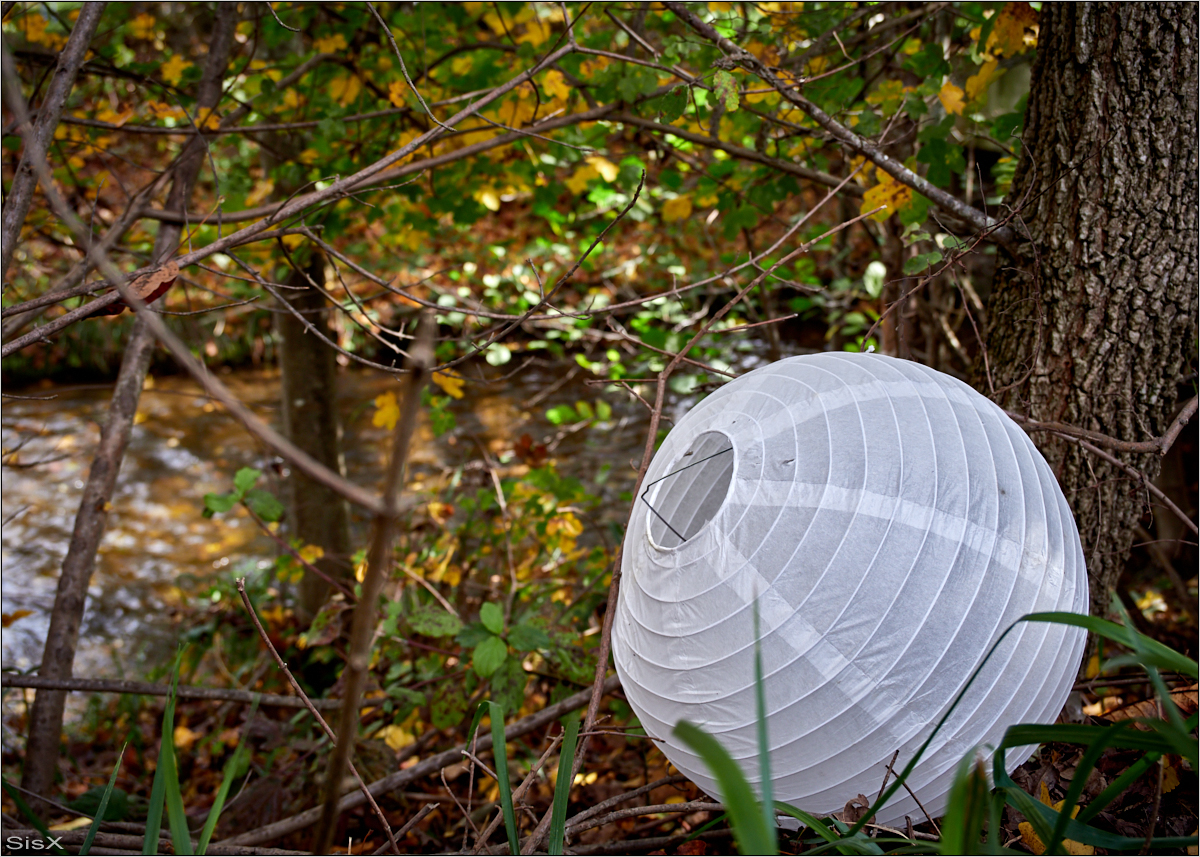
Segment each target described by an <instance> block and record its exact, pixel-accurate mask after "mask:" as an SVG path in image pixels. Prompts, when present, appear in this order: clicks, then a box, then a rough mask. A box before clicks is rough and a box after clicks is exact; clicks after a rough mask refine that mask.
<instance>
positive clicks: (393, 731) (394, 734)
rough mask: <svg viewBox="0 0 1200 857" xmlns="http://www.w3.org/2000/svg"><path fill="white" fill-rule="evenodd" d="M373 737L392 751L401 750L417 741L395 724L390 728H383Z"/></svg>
mask: <svg viewBox="0 0 1200 857" xmlns="http://www.w3.org/2000/svg"><path fill="white" fill-rule="evenodd" d="M375 737H376V738H379V739H380V740H381V741H383V742H384V743H385V744H387V745H388V746H389V747H391V748H392V749H393V750H403V749H404V748H405V747H407V746H408V745H409V744H412V743H413V742H414V741H416V740H417V739H416V738H415V737H414V736H413V735H412V733H410V732H406V731H405V730H404V729H403V728H402V727H400V726H397V725H396V724H395V723H393V724H391V725H390V726H384V727H383V728H382V729H380V730H379V731H378V732H376V733H375Z"/></svg>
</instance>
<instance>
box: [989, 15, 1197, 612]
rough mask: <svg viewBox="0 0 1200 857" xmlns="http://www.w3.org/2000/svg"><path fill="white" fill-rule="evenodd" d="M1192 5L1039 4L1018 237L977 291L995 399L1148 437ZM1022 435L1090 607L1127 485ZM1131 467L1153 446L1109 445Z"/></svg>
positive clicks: (1192, 160) (1184, 147)
mask: <svg viewBox="0 0 1200 857" xmlns="http://www.w3.org/2000/svg"><path fill="white" fill-rule="evenodd" d="M1196 39H1197V7H1196V6H1195V5H1193V4H1166V3H1162V4H1160V3H1152V4H1140V3H1130V4H1123V3H1114V4H1092V3H1083V4H1072V3H1061V4H1059V3H1054V4H1051V3H1047V4H1046V5H1045V6H1043V7H1042V14H1041V24H1040V34H1039V41H1038V55H1037V59H1036V60H1035V62H1034V66H1033V79H1032V85H1031V90H1030V94H1029V105H1028V108H1027V111H1026V117H1025V135H1024V146H1023V148H1022V151H1021V157H1020V162H1019V164H1018V168H1017V172H1016V176H1015V178H1014V181H1013V186H1012V191H1011V193H1010V194H1009V197H1008V200H1007V203H1008V205H1009V206H1011V208H1012V209H1016V210H1018V218H1019V219H1018V221H1017V222H1016V223H1015V224H1014V225H1015V226H1016V227H1017V231H1018V233H1019V234H1021V235H1022V236H1023V239H1024V240H1023V243H1022V244H1021V246H1020V247H1019V248H1018V249H1017V250H1016V255H1015V256H1014V255H1012V254H1007V253H1003V252H1002V253H1001V255H1000V257H999V259H998V265H997V270H996V276H995V282H994V286H993V290H992V294H991V297H990V299H989V302H988V319H989V330H988V336H987V349H988V354H987V357H988V361H989V364H990V377H988V374H989V373H988V372H987V371H986V369H985V367H984V366H983V365H980V366H978V367H977V386H978V387H979V388H980V389H982V390H984V391H985V392H991V393H993V394H994V398H995V399H996V400H997V401H998V402H999V403H1000V404H1001V405H1002V406H1003V407H1005V408H1007V409H1009V410H1012V411H1019V412H1022V413H1024V414H1026V415H1028V416H1030V417H1032V418H1034V419H1039V420H1051V421H1057V422H1063V423H1069V424H1071V425H1074V426H1078V427H1081V428H1086V429H1092V430H1095V431H1100V432H1103V433H1104V434H1107V435H1111V436H1113V437H1117V438H1121V439H1124V440H1147V439H1150V438H1152V437H1155V436H1158V435H1161V434H1162V433H1163V432H1164V430H1165V429H1166V427H1167V426H1168V423H1169V420H1170V419H1171V417H1172V416H1173V414H1174V413H1175V410H1176V408H1177V401H1178V396H1179V392H1178V389H1179V385H1180V383H1181V381H1182V379H1183V376H1184V375H1185V374H1186V372H1187V369H1186V368H1185V367H1187V366H1188V365H1189V364H1193V363H1194V361H1195V358H1196V353H1195V343H1196V310H1197V287H1196V283H1197V259H1196V253H1197V232H1196V230H1197V210H1196V202H1197V181H1196V170H1197V119H1196V111H1197V73H1196V62H1197V48H1196ZM1034 439H1035V440H1036V442H1037V443H1038V446H1039V448H1040V449H1041V450H1042V452H1043V454H1044V455H1045V456H1046V459H1047V460H1048V461H1049V463H1050V466H1051V467H1052V468H1053V470H1054V472H1055V473H1056V474H1057V476H1058V480H1059V483H1060V484H1061V485H1062V488H1063V491H1064V492H1065V494H1066V496H1067V499H1068V501H1069V502H1070V504H1071V508H1072V509H1073V510H1074V512H1075V518H1076V521H1077V523H1078V525H1079V533H1080V536H1081V538H1082V540H1083V546H1084V555H1085V557H1086V558H1087V563H1088V569H1089V576H1090V580H1091V587H1092V612H1093V613H1094V614H1097V615H1104V613H1105V612H1106V611H1107V607H1108V604H1109V600H1110V598H1111V592H1112V589H1113V587H1114V585H1115V583H1116V581H1117V577H1118V575H1119V574H1120V571H1121V569H1122V567H1123V565H1124V562H1125V559H1126V557H1127V556H1128V553H1129V549H1130V546H1131V544H1132V540H1133V535H1134V530H1135V527H1136V525H1137V523H1138V521H1139V519H1140V518H1141V517H1142V515H1143V514H1144V512H1145V511H1146V507H1147V499H1148V495H1147V493H1146V490H1145V488H1144V487H1143V486H1142V485H1140V484H1139V483H1138V482H1135V481H1134V480H1131V479H1130V478H1129V477H1128V476H1127V475H1126V474H1125V473H1124V472H1123V471H1122V470H1120V469H1118V468H1117V467H1115V466H1113V465H1111V464H1108V463H1106V462H1105V461H1103V460H1100V459H1099V458H1097V457H1094V456H1092V455H1091V454H1089V453H1088V452H1086V451H1085V450H1084V449H1082V448H1081V447H1080V446H1079V445H1077V444H1075V443H1071V442H1068V441H1065V440H1063V439H1061V438H1057V437H1055V436H1052V435H1048V434H1037V435H1035V436H1034ZM1119 455H1120V456H1121V457H1123V458H1124V460H1125V461H1127V462H1128V463H1130V464H1132V465H1133V466H1134V467H1137V468H1138V469H1139V470H1141V471H1142V472H1143V473H1145V474H1146V476H1147V477H1148V478H1149V479H1153V478H1154V477H1155V475H1156V474H1157V473H1158V471H1159V467H1160V460H1159V457H1158V456H1157V455H1129V454H1124V453H1120V454H1119Z"/></svg>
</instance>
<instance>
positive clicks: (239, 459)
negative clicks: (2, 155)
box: [0, 342, 764, 745]
mask: <svg viewBox="0 0 1200 857" xmlns="http://www.w3.org/2000/svg"><path fill="white" fill-rule="evenodd" d="M757 345H758V343H752V342H744V343H743V344H742V347H743V348H744V349H745V350H744V351H742V353H741V354H739V355H738V356H739V360H738V363H739V365H738V367H737V369H738V370H739V371H742V372H744V371H747V370H749V369H751V368H754V367H755V366H756V365H760V364H761V363H763V362H764V361H763V359H762V357H760V356H759V355H760V354H761V353H762V349H760V348H758V347H757ZM506 368H507V367H506ZM489 371H491V372H493V373H494V372H495V370H489ZM467 372H468V373H471V372H474V373H475V375H474V377H480V376H481V375H482V373H479V372H478V370H472V369H471V368H469V367H468V368H467ZM222 377H223V380H224V381H225V383H226V384H227V385H228V386H229V388H230V389H231V390H232V391H233V393H234V394H235V395H237V396H238V398H240V399H241V401H242V402H244V403H245V404H247V405H248V406H250V407H251V408H252V409H253V410H254V411H255V412H256V413H257V414H259V416H261V417H263V418H264V419H267V420H269V421H271V422H272V423H273V424H275V425H276V426H278V418H279V407H278V397H279V375H278V372H275V371H270V370H265V371H249V370H239V371H236V372H228V371H226V372H225V373H224V374H223V376H222ZM587 377H589V373H587V372H585V371H582V370H581V369H580V368H579V367H578V366H576V365H574V364H568V365H563V366H555V367H549V368H546V367H528V368H525V369H521V370H519V371H517V372H515V373H514V374H513V375H512V377H510V378H504V379H502V380H497V381H491V382H477V383H469V384H468V385H467V386H466V388H465V393H466V395H465V396H464V397H463V398H462V399H459V400H454V401H452V403H451V410H452V411H453V413H454V415H455V419H456V422H457V427H456V428H455V429H454V430H453V431H451V432H447V433H446V434H443V435H442V436H440V437H436V438H435V437H434V436H433V433H432V431H431V429H430V427H429V424H428V422H427V421H426V420H425V419H424V418H423V419H422V420H421V422H420V424H419V426H418V431H417V435H416V437H415V439H414V445H413V450H412V453H411V455H410V459H409V478H410V483H411V482H412V481H413V480H417V481H419V480H421V479H422V478H423V477H425V476H436V475H439V474H442V473H448V472H451V471H453V470H454V469H455V468H457V467H462V466H464V465H466V464H468V463H469V462H472V461H477V460H478V459H480V458H481V454H480V447H481V446H482V447H485V448H487V449H488V451H489V453H490V454H491V455H492V457H493V458H495V457H497V456H498V455H499V454H501V453H503V452H504V451H507V450H511V449H512V448H513V445H514V443H516V442H517V440H518V439H519V438H520V437H521V436H522V435H523V434H529V435H530V436H531V437H532V439H533V441H534V443H543V444H546V445H547V447H548V449H549V453H550V460H551V461H552V462H554V463H555V464H556V466H557V468H558V470H559V472H560V473H561V474H563V475H565V476H574V477H576V478H578V479H580V480H581V481H582V482H583V483H584V485H585V487H586V489H587V490H588V492H589V493H591V494H594V495H596V496H598V497H599V498H600V512H599V515H598V516H596V518H594V520H597V521H598V522H600V523H601V525H602V526H606V527H607V526H608V524H609V523H619V524H621V525H623V524H624V523H625V519H626V517H627V516H628V514H629V503H628V499H627V498H622V494H623V493H625V492H628V491H630V490H631V489H632V487H633V481H634V479H635V477H636V468H637V463H638V462H639V461H640V459H641V454H642V449H643V446H644V444H645V433H646V429H647V426H648V424H649V415H648V413H647V409H646V407H645V406H643V405H642V404H641V403H639V402H637V401H635V400H633V399H632V398H631V397H630V396H629V395H628V394H627V393H625V392H624V391H620V390H615V391H611V390H610V391H609V392H603V388H601V387H596V386H589V385H587V384H586V383H585V380H586V378H587ZM637 386H641V387H643V388H644V390H645V392H646V393H647V394H649V393H651V392H652V390H653V387H652V386H650V385H637ZM111 390H112V388H111V386H109V385H87V386H68V385H56V384H51V383H48V382H47V383H43V384H41V385H38V386H36V387H33V388H30V389H26V390H23V391H20V395H21V396H25V397H28V398H17V399H7V400H6V401H5V404H4V409H3V421H2V425H3V449H4V463H5V465H4V468H3V499H2V520H3V527H2V530H0V560H2V563H3V578H2V585H0V601H2V610H3V613H4V626H5V627H4V628H3V632H2V637H0V642H2V658H3V666H4V668H6V669H13V668H15V669H17V670H20V671H28V670H30V669H31V668H33V667H34V666H35V665H36V664H37V663H38V662H39V661H40V659H41V653H42V646H43V645H44V641H45V638H46V631H47V626H48V624H49V616H50V610H51V607H52V606H53V604H54V595H55V588H56V586H57V582H58V577H59V572H60V569H61V567H62V561H63V558H64V557H65V555H66V551H67V546H68V544H69V543H70V540H71V532H72V527H73V524H74V520H75V513H76V512H77V511H78V508H79V502H80V497H81V495H82V492H83V487H84V481H85V480H86V479H87V473H88V468H89V466H90V464H91V458H92V455H93V453H94V450H95V446H96V443H97V441H98V440H99V435H100V422H101V421H103V420H104V419H105V418H106V415H107V409H108V403H109V398H110V396H111ZM388 391H393V392H397V393H398V392H399V385H398V384H397V382H396V380H395V379H393V378H390V377H387V376H384V375H382V374H380V373H373V372H367V371H353V370H345V369H343V370H342V371H341V374H340V376H339V390H338V406H339V410H340V412H341V415H342V421H343V428H344V438H343V444H342V446H343V452H344V456H345V463H346V472H347V475H348V476H349V477H350V478H351V479H353V480H355V481H356V482H358V483H359V484H362V485H365V486H368V487H370V488H372V489H373V490H379V488H380V487H381V482H382V465H383V461H384V455H385V450H386V447H387V443H388V435H387V432H386V431H385V430H384V429H383V428H379V427H376V426H374V425H372V421H371V418H372V416H373V415H374V413H375V408H374V405H373V401H374V399H375V397H376V396H378V395H380V394H381V393H384V392H388ZM8 392H12V391H8ZM437 392H440V391H437ZM600 398H603V399H604V400H605V401H606V402H607V403H608V404H609V405H610V406H611V407H612V414H611V416H610V418H609V419H608V420H606V421H603V422H599V421H597V422H592V423H590V424H587V423H582V422H580V423H576V424H574V425H560V426H555V425H552V424H551V422H550V421H549V420H548V419H547V417H546V411H547V410H548V409H550V408H553V407H555V406H557V405H574V404H575V403H576V402H578V401H585V402H588V403H589V404H592V405H594V404H595V402H596V401H597V399H600ZM693 401H695V396H694V395H678V394H669V399H668V402H667V404H666V406H665V407H664V416H665V417H666V419H665V420H664V426H663V427H664V428H669V427H670V425H671V423H670V421H669V420H670V419H671V418H672V417H675V418H677V417H678V416H680V415H682V413H684V412H685V411H686V410H687V408H688V407H689V406H690V404H691V403H692V402H693ZM278 461H279V460H278V459H277V458H276V457H275V456H274V454H273V452H271V451H270V450H269V449H267V448H266V447H265V446H263V445H262V444H260V443H259V442H258V441H256V440H255V439H254V438H253V437H251V436H250V435H249V434H248V433H247V432H246V431H245V430H244V429H243V428H242V426H241V425H240V424H238V423H237V422H236V421H235V420H234V419H233V418H231V417H230V416H228V415H227V414H226V413H225V412H224V410H223V409H222V408H220V407H219V406H217V405H215V404H213V403H212V402H210V401H209V400H208V398H207V397H206V396H205V395H204V394H203V393H202V392H201V390H200V388H199V387H198V386H197V385H196V384H195V383H194V382H193V381H192V380H191V379H190V378H187V377H185V376H167V377H159V378H154V379H152V380H150V381H149V382H148V383H147V387H146V389H145V390H144V391H143V393H142V397H141V400H140V403H139V410H138V415H137V419H136V423H135V426H134V429H133V435H132V438H131V440H130V444H129V448H128V450H127V451H126V454H125V459H124V463H123V466H122V468H121V473H120V476H119V478H118V480H117V488H116V491H115V495H114V497H113V499H112V509H111V511H110V512H109V517H108V526H107V530H106V532H105V535H104V539H103V541H102V543H101V546H100V550H99V552H98V555H97V557H96V566H95V570H94V572H93V574H92V578H91V583H90V586H89V589H88V601H87V609H86V612H85V614H84V618H83V626H82V629H81V633H80V639H79V649H78V652H77V654H76V658H75V668H74V673H75V675H76V676H86V677H88V678H123V679H134V680H141V679H143V678H144V676H145V674H146V672H147V669H148V668H149V667H151V666H153V665H157V664H161V663H163V662H164V660H165V659H166V658H168V657H169V656H170V654H171V653H172V652H174V650H175V641H176V639H177V637H178V634H179V631H180V624H181V622H182V621H183V619H184V617H185V616H186V613H187V609H186V608H187V605H188V602H189V601H190V600H193V599H195V598H196V597H197V593H198V592H199V591H201V590H202V588H203V586H204V584H205V583H206V581H210V580H211V579H212V577H213V575H220V574H225V575H231V576H232V575H235V574H236V575H241V574H244V573H245V569H246V566H247V563H257V564H258V566H259V567H260V568H261V567H266V566H268V565H269V564H270V563H271V562H272V560H273V559H274V557H275V555H276V551H277V548H276V546H275V543H274V542H273V541H272V540H271V539H269V538H268V537H267V536H265V535H263V534H262V533H261V532H260V531H259V530H258V528H257V527H256V525H255V524H254V523H253V522H252V521H251V520H249V518H248V517H247V516H245V515H241V514H227V515H221V516H218V517H216V518H213V519H206V518H204V517H202V515H201V510H202V509H203V506H204V495H205V494H206V493H209V492H217V493H224V492H226V491H229V490H231V488H232V483H233V475H234V473H235V472H237V470H238V469H239V468H241V467H254V468H257V469H259V470H261V471H263V472H264V474H267V475H268V476H272V475H273V474H274V473H275V470H276V468H274V467H273V465H274V464H276V463H278ZM266 487H268V488H271V489H273V490H275V491H276V493H277V495H278V496H280V497H281V499H282V496H283V495H282V491H281V487H282V486H281V485H280V484H279V482H278V480H277V481H276V482H275V484H273V485H267V486H266ZM351 514H352V526H353V527H354V531H353V537H354V543H355V544H358V545H362V544H365V537H366V522H365V520H364V519H363V518H362V516H361V515H357V516H355V510H353V509H352V510H351ZM588 537H589V536H588V534H587V533H586V532H585V535H584V538H585V539H586V538H588ZM5 697H6V698H5V704H4V709H5V715H6V716H5V718H4V720H5V721H7V719H8V717H7V715H9V714H12V713H14V711H13V710H12V708H11V706H12V705H13V704H14V703H17V702H19V699H20V697H19V696H17V695H16V694H7V693H6V695H5ZM83 702H84V698H83V696H82V695H79V694H76V695H71V696H69V697H68V703H69V710H70V711H71V712H73V713H75V714H78V713H79V712H81V711H82V703H83ZM4 733H5V734H4V743H5V745H8V744H9V742H10V739H12V738H14V737H15V736H13V735H11V734H9V729H8V727H7V724H6V725H5V729H4Z"/></svg>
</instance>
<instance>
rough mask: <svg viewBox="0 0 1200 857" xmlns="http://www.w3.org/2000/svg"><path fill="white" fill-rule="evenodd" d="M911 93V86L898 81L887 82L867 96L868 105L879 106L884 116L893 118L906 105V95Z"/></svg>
mask: <svg viewBox="0 0 1200 857" xmlns="http://www.w3.org/2000/svg"><path fill="white" fill-rule="evenodd" d="M911 91H912V87H911V86H905V85H904V84H903V83H901V82H900V81H898V80H885V81H884V82H883V83H881V84H880V85H879V88H878V89H876V90H875V91H874V92H872V93H871V94H870V95H868V96H867V103H868V104H878V105H879V109H880V111H881V112H882V113H883V115H884V116H892V115H894V114H895V113H896V111H897V110H899V109H900V105H901V104H903V103H904V96H905V94H906V93H908V92H911Z"/></svg>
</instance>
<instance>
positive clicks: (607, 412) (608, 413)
mask: <svg viewBox="0 0 1200 857" xmlns="http://www.w3.org/2000/svg"><path fill="white" fill-rule="evenodd" d="M596 416H598V417H599V418H600V419H601V420H608V419H609V418H610V417H612V405H610V404H609V403H608V402H606V401H604V400H603V399H597V400H596Z"/></svg>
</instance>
